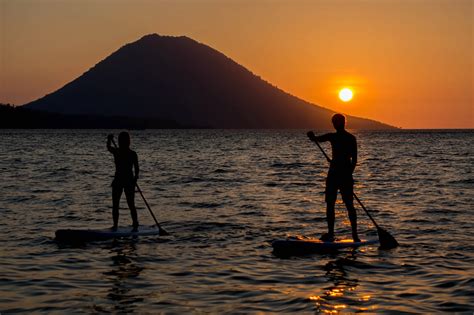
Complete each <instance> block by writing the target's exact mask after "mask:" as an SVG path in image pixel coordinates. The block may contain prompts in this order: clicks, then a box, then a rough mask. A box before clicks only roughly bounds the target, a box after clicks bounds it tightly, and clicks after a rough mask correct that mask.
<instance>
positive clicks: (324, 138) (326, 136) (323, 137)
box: [307, 131, 331, 142]
mask: <svg viewBox="0 0 474 315" xmlns="http://www.w3.org/2000/svg"><path fill="white" fill-rule="evenodd" d="M307 135H308V138H309V139H310V140H311V141H313V142H326V141H330V140H331V136H330V133H327V134H324V135H321V136H316V135H315V134H314V132H312V131H308V133H307Z"/></svg>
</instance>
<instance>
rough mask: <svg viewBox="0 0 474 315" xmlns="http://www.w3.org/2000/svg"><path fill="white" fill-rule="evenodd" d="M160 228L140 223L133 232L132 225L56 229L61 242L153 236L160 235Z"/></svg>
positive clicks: (57, 237)
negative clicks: (111, 227)
mask: <svg viewBox="0 0 474 315" xmlns="http://www.w3.org/2000/svg"><path fill="white" fill-rule="evenodd" d="M159 234H160V230H159V229H158V227H156V226H155V225H152V226H146V225H140V226H139V227H138V231H136V232H133V231H132V227H131V226H129V227H119V228H118V229H117V230H116V231H113V230H112V229H110V228H108V229H99V230H85V229H84V230H83V229H64V230H57V231H56V241H59V242H74V243H83V242H92V241H102V240H107V239H113V238H121V237H131V236H152V235H159Z"/></svg>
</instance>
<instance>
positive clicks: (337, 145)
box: [308, 114, 360, 242]
mask: <svg viewBox="0 0 474 315" xmlns="http://www.w3.org/2000/svg"><path fill="white" fill-rule="evenodd" d="M332 124H333V126H334V129H336V132H333V133H327V134H324V135H321V136H316V135H315V134H314V132H312V131H309V132H308V137H309V138H310V139H311V141H314V142H326V141H329V142H330V143H331V147H332V159H331V160H330V162H331V163H330V166H329V171H328V175H327V178H326V191H325V194H326V197H325V199H326V219H327V223H328V232H327V233H324V234H323V235H322V236H321V240H322V241H326V242H333V241H334V221H335V212H334V207H335V204H336V199H337V192H338V190H339V191H340V192H341V196H342V200H343V201H344V204H345V205H346V208H347V212H348V214H349V220H350V222H351V228H352V239H353V240H354V242H360V239H359V236H358V234H357V213H356V210H355V208H354V197H353V195H354V180H353V178H352V173H353V172H354V169H355V167H356V165H357V140H356V137H355V136H354V135H352V134H351V133H349V132H347V130H346V129H345V125H346V117H345V116H344V115H342V114H335V115H334V116H332Z"/></svg>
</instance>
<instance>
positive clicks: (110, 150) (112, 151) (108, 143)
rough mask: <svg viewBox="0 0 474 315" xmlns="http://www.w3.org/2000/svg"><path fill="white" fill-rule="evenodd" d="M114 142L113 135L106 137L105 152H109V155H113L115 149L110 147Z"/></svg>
mask: <svg viewBox="0 0 474 315" xmlns="http://www.w3.org/2000/svg"><path fill="white" fill-rule="evenodd" d="M113 140H114V135H112V134H111V135H108V136H107V150H109V152H110V153H114V152H115V150H116V148H114V147H113V146H112V141H113Z"/></svg>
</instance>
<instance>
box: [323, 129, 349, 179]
mask: <svg viewBox="0 0 474 315" xmlns="http://www.w3.org/2000/svg"><path fill="white" fill-rule="evenodd" d="M319 139H320V141H329V142H331V147H332V159H331V166H330V168H329V170H330V171H332V172H336V173H339V174H352V171H353V165H352V159H353V158H355V157H356V156H357V141H356V138H355V137H354V136H353V135H352V134H350V133H349V132H347V131H346V130H342V131H338V132H333V133H328V134H325V135H322V136H320V137H319Z"/></svg>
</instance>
